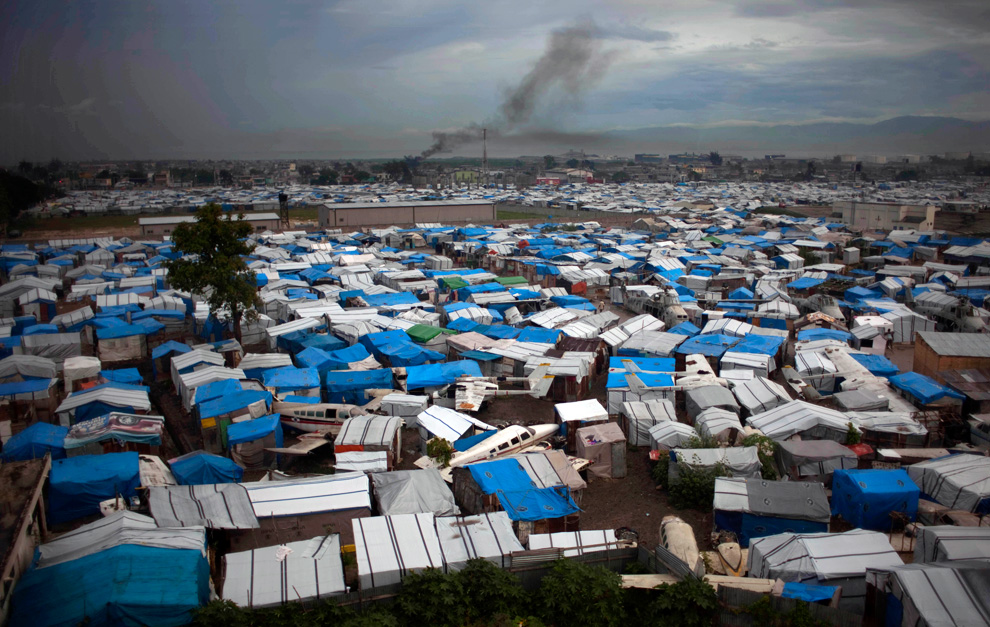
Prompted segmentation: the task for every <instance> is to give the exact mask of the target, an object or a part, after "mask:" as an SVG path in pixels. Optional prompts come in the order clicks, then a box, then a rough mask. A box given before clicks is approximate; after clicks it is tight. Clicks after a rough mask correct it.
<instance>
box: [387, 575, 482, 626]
mask: <svg viewBox="0 0 990 627" xmlns="http://www.w3.org/2000/svg"><path fill="white" fill-rule="evenodd" d="M395 607H396V609H397V610H398V612H397V613H398V615H399V616H402V617H403V618H404V619H405V622H406V623H407V624H409V625H436V626H437V627H460V625H463V624H465V618H466V614H467V611H468V603H467V597H466V596H465V593H464V586H463V585H461V580H460V579H459V578H457V577H452V576H450V575H446V574H444V572H443V571H442V570H439V569H437V568H427V569H426V570H424V571H421V572H418V573H413V574H411V575H407V576H406V577H405V579H403V580H402V590H401V591H400V592H399V596H398V597H397V598H396V599H395Z"/></svg>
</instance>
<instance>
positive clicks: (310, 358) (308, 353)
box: [296, 345, 357, 372]
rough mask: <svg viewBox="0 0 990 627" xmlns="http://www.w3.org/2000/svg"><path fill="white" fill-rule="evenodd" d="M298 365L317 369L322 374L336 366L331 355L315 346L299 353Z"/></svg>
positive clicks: (297, 356) (297, 357)
mask: <svg viewBox="0 0 990 627" xmlns="http://www.w3.org/2000/svg"><path fill="white" fill-rule="evenodd" d="M356 346H357V345H356ZM296 363H297V364H299V367H300V368H315V369H316V370H318V371H320V372H323V371H325V370H333V369H334V365H335V364H336V362H335V361H334V360H333V359H332V358H331V357H330V353H328V352H326V351H325V350H323V349H321V348H316V347H314V346H310V347H309V348H307V349H306V350H304V351H303V352H301V353H298V354H297V355H296Z"/></svg>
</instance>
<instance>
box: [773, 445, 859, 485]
mask: <svg viewBox="0 0 990 627" xmlns="http://www.w3.org/2000/svg"><path fill="white" fill-rule="evenodd" d="M776 458H777V462H778V463H779V464H780V466H781V467H782V468H783V469H784V472H785V473H786V472H788V469H790V468H793V467H795V466H796V467H797V473H798V476H799V477H809V476H813V475H831V474H832V472H833V471H835V469H837V468H856V466H857V465H858V464H859V458H858V457H856V453H854V452H853V451H851V450H850V449H848V448H846V447H845V446H843V445H841V444H839V443H838V442H836V441H834V440H786V441H784V442H778V443H777V454H776Z"/></svg>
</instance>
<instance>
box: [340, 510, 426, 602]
mask: <svg viewBox="0 0 990 627" xmlns="http://www.w3.org/2000/svg"><path fill="white" fill-rule="evenodd" d="M351 525H352V527H353V528H354V548H355V551H356V553H357V566H358V578H359V580H360V582H361V588H362V589H363V590H367V589H369V588H374V587H376V586H387V585H391V584H395V583H399V582H400V581H402V578H403V577H405V576H406V575H408V574H409V573H414V572H418V571H421V570H425V569H427V568H440V569H442V568H443V551H442V550H441V548H440V540H439V538H438V537H437V532H436V528H435V527H434V525H433V514H401V515H399V516H373V517H371V518H355V519H354V520H352V521H351Z"/></svg>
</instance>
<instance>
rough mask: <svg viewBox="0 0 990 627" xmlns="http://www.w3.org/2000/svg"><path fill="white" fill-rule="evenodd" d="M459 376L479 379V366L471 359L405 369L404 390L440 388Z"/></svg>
mask: <svg viewBox="0 0 990 627" xmlns="http://www.w3.org/2000/svg"><path fill="white" fill-rule="evenodd" d="M460 376H468V377H480V376H482V375H481V366H479V365H478V362H476V361H474V360H471V359H462V360H459V361H451V362H447V363H442V364H428V365H425V366H410V367H408V368H406V389H407V390H418V389H420V388H428V387H440V386H443V385H450V384H451V383H454V382H455V381H457V378H458V377H460Z"/></svg>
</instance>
